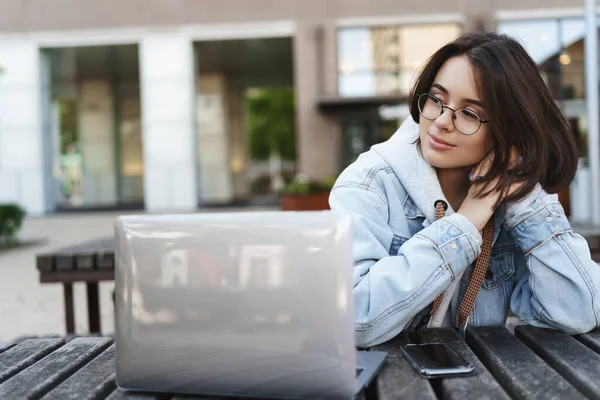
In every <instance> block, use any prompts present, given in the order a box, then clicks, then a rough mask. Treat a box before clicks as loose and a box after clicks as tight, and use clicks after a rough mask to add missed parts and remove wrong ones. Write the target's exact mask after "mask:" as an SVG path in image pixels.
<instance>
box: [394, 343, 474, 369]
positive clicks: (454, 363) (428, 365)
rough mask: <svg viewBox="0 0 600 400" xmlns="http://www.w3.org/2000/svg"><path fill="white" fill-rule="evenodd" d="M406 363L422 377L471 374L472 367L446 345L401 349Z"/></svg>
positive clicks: (410, 345)
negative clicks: (406, 360)
mask: <svg viewBox="0 0 600 400" xmlns="http://www.w3.org/2000/svg"><path fill="white" fill-rule="evenodd" d="M402 351H403V352H404V353H405V355H406V357H407V359H408V361H409V362H410V363H411V364H412V365H413V367H414V368H415V369H416V370H417V372H419V373H420V374H422V375H426V376H442V375H443V376H448V375H462V374H469V373H471V372H473V366H472V365H471V364H469V363H468V362H467V361H466V360H465V359H464V358H463V357H461V356H460V355H459V354H458V353H456V352H455V351H454V350H452V349H451V348H450V347H449V346H448V345H446V344H443V343H438V344H408V345H405V346H403V347H402Z"/></svg>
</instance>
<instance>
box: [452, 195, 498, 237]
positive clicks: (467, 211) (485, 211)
mask: <svg viewBox="0 0 600 400" xmlns="http://www.w3.org/2000/svg"><path fill="white" fill-rule="evenodd" d="M486 200H487V199H465V201H464V202H463V204H462V205H461V206H460V208H459V209H458V211H457V212H458V213H459V214H462V215H464V216H465V217H466V218H467V219H468V220H469V221H471V223H472V224H473V225H475V228H477V230H478V231H482V230H483V228H484V227H485V225H486V224H487V222H488V221H489V219H490V218H491V217H492V215H494V203H490V202H489V201H486Z"/></svg>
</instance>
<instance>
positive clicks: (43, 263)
mask: <svg viewBox="0 0 600 400" xmlns="http://www.w3.org/2000/svg"><path fill="white" fill-rule="evenodd" d="M35 260H36V267H37V269H38V271H40V272H50V271H53V270H54V256H53V255H52V254H50V253H42V254H37V255H36V256H35Z"/></svg>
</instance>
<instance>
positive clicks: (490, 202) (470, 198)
mask: <svg viewBox="0 0 600 400" xmlns="http://www.w3.org/2000/svg"><path fill="white" fill-rule="evenodd" d="M493 161H494V154H493V153H491V152H490V153H489V154H488V155H487V156H486V157H485V158H484V159H483V160H481V162H479V164H477V165H475V166H474V167H473V168H472V169H471V173H470V174H469V180H470V181H471V187H470V188H469V192H468V193H467V197H465V199H464V200H463V202H462V204H461V206H460V208H459V210H458V213H460V214H462V215H464V216H465V217H467V218H468V219H469V221H471V222H472V223H473V225H475V227H476V228H477V229H478V230H479V231H481V230H483V228H484V227H485V224H487V222H488V220H489V219H490V218H491V217H492V215H493V214H494V205H495V204H496V203H497V202H498V200H499V199H500V197H502V198H506V196H509V195H511V194H512V193H514V192H515V191H516V190H517V189H518V188H519V187H520V186H521V185H522V183H515V184H513V185H511V186H510V187H509V189H508V190H507V191H506V192H505V193H503V194H502V193H500V192H499V191H492V192H491V193H490V194H488V195H487V196H484V197H480V198H476V197H475V196H476V194H477V193H479V191H480V190H481V188H482V187H483V185H484V184H485V182H484V181H483V177H484V176H485V175H486V174H487V173H488V172H489V170H490V168H491V166H492V162H493ZM518 162H519V155H518V154H517V151H516V149H515V148H513V149H512V150H511V166H512V165H515V164H516V163H518ZM496 183H497V182H491V186H490V187H494V185H495V184H496Z"/></svg>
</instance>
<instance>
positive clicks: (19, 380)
mask: <svg viewBox="0 0 600 400" xmlns="http://www.w3.org/2000/svg"><path fill="white" fill-rule="evenodd" d="M111 342H112V340H111V339H110V338H77V339H74V340H72V341H70V342H69V343H67V344H65V345H64V346H62V347H59V348H58V349H57V350H55V351H54V352H52V353H50V354H49V355H48V356H46V357H45V358H44V359H42V360H40V361H38V362H36V363H35V364H33V365H32V366H30V367H29V368H27V369H25V370H23V371H22V372H20V373H19V374H17V375H15V376H13V377H12V378H10V379H8V380H7V381H5V382H4V383H2V384H0V398H17V399H29V398H38V397H41V396H43V395H45V394H46V393H47V392H49V391H50V390H51V389H53V388H54V387H55V386H57V385H58V384H60V383H61V382H62V381H63V380H65V379H66V378H67V377H68V376H69V375H71V374H72V373H73V372H74V371H77V370H78V369H80V368H81V367H82V366H83V365H85V364H87V363H88V362H89V361H90V360H91V359H92V358H94V357H95V356H97V355H98V354H100V353H101V352H102V351H104V350H105V349H106V348H107V347H108V346H110V344H111ZM24 343H25V342H24Z"/></svg>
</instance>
